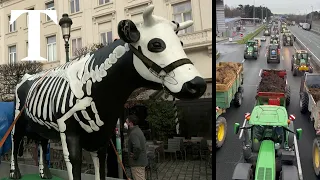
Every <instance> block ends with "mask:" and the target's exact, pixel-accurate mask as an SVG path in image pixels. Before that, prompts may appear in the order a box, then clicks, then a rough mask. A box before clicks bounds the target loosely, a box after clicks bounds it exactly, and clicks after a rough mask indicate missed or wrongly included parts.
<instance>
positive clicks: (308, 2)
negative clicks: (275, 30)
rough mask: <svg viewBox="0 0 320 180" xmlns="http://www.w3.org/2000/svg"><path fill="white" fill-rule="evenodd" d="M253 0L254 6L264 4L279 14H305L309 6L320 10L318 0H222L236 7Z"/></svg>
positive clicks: (250, 2)
mask: <svg viewBox="0 0 320 180" xmlns="http://www.w3.org/2000/svg"><path fill="white" fill-rule="evenodd" d="M254 1H255V5H256V6H260V5H263V4H265V5H264V6H267V7H268V8H269V9H271V11H272V12H273V13H279V14H281V13H283V14H287V13H293V14H299V13H300V14H306V11H307V12H308V13H310V12H311V10H312V8H311V6H313V10H314V11H316V10H317V11H319V10H320V0H224V4H226V5H228V6H231V7H232V6H233V7H236V6H238V5H239V4H243V5H246V4H250V5H253V3H254Z"/></svg>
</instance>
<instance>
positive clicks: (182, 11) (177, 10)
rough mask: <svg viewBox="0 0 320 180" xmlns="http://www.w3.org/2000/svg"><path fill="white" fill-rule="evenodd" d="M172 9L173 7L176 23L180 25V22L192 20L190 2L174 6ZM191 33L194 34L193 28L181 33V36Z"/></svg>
mask: <svg viewBox="0 0 320 180" xmlns="http://www.w3.org/2000/svg"><path fill="white" fill-rule="evenodd" d="M172 7H173V19H174V21H176V22H179V23H180V22H184V21H188V20H192V10H191V2H190V1H187V2H183V3H179V4H174V5H173V6H172ZM191 32H193V27H188V28H187V29H184V30H181V31H179V34H183V33H191Z"/></svg>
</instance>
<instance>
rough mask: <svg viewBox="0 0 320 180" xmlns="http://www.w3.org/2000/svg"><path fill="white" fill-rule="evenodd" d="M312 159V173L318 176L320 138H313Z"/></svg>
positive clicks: (319, 169)
mask: <svg viewBox="0 0 320 180" xmlns="http://www.w3.org/2000/svg"><path fill="white" fill-rule="evenodd" d="M312 160H313V169H314V173H315V174H316V176H317V177H318V178H320V138H319V137H317V138H315V139H314V140H313V148H312Z"/></svg>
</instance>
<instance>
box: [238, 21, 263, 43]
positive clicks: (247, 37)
mask: <svg viewBox="0 0 320 180" xmlns="http://www.w3.org/2000/svg"><path fill="white" fill-rule="evenodd" d="M265 27H266V25H262V26H261V27H259V28H258V29H257V30H255V31H254V32H253V33H250V34H248V35H246V36H245V37H244V38H243V39H241V40H238V41H237V43H238V44H245V43H247V41H248V40H250V39H252V38H254V37H255V36H257V35H258V34H259V33H260V32H261V31H262V30H263V29H264V28H265Z"/></svg>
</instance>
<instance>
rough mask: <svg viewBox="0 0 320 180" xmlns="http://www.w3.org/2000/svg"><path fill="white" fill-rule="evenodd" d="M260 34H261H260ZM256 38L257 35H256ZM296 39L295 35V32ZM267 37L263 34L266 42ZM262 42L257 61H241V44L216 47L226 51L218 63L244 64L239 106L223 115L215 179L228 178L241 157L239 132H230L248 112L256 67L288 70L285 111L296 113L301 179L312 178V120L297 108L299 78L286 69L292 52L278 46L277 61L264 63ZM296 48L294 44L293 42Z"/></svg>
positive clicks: (227, 179)
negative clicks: (224, 121) (224, 127)
mask: <svg viewBox="0 0 320 180" xmlns="http://www.w3.org/2000/svg"><path fill="white" fill-rule="evenodd" d="M260 36H261V35H260ZM258 37H259V36H258ZM297 37H298V38H299V36H298V35H297ZM269 38H270V37H267V41H266V42H268V41H269ZM266 42H263V43H262V48H261V50H260V57H259V58H258V60H245V61H244V60H243V49H244V45H224V46H227V47H221V46H223V45H220V46H217V48H218V50H220V51H223V50H225V51H227V54H226V53H224V52H222V53H221V56H220V58H219V60H217V63H218V62H223V61H225V62H227V61H232V62H243V63H244V85H243V87H244V100H243V102H242V103H243V104H242V105H241V107H240V108H235V107H231V108H229V109H227V112H226V114H224V115H223V116H224V117H225V118H226V119H227V122H228V131H227V138H226V141H225V144H224V145H223V147H222V148H221V149H219V150H218V151H217V152H216V179H217V180H231V179H232V174H233V170H234V168H235V165H236V164H237V163H238V162H243V160H242V155H241V154H242V149H241V147H242V146H241V142H240V141H239V139H238V137H239V135H234V134H233V125H234V123H236V122H239V123H240V124H241V125H242V124H243V120H244V114H245V113H246V112H251V111H252V109H253V107H254V103H255V95H256V87H257V85H258V83H259V81H260V78H259V72H260V69H263V68H265V69H266V68H269V69H286V70H287V73H288V76H287V77H288V78H287V80H288V83H289V85H290V87H291V104H290V105H289V107H288V113H289V114H294V115H295V116H296V120H295V123H294V125H295V128H296V129H297V128H302V129H303V133H302V139H301V140H299V141H298V144H299V151H300V157H301V164H302V170H303V176H304V180H316V177H315V176H314V172H313V166H312V143H313V139H314V138H315V132H314V129H313V123H311V122H310V120H309V117H308V115H303V114H301V113H300V109H299V88H300V79H301V77H293V75H292V72H291V71H290V67H291V63H290V62H291V57H292V55H293V54H294V48H293V47H292V46H286V47H282V48H281V52H280V53H281V57H280V60H281V62H280V64H267V62H266V55H265V54H266ZM294 45H295V46H296V47H297V45H296V44H294Z"/></svg>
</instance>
